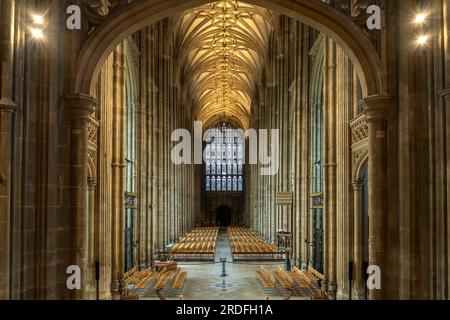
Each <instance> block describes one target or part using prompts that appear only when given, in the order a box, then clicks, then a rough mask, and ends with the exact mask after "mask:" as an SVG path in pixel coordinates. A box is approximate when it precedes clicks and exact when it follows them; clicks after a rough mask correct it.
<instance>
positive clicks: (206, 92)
mask: <svg viewBox="0 0 450 320" xmlns="http://www.w3.org/2000/svg"><path fill="white" fill-rule="evenodd" d="M276 23H277V17H276V14H274V13H273V12H272V11H269V10H267V9H263V8H260V7H257V6H254V5H250V4H246V3H243V2H241V1H236V0H223V1H219V2H215V3H212V4H208V5H205V6H202V7H199V8H196V9H193V10H190V11H187V12H184V13H182V14H180V15H179V16H177V17H175V18H174V21H173V28H174V31H175V34H176V41H175V48H177V51H178V52H179V53H180V56H179V57H177V61H178V63H179V66H180V74H181V75H182V77H183V79H182V81H183V83H184V85H185V86H186V87H185V89H186V90H187V92H189V94H190V96H191V98H192V101H193V102H194V107H193V108H194V110H193V111H194V115H195V116H196V118H197V119H198V120H201V121H203V122H204V123H211V122H217V121H223V120H226V119H229V120H231V122H234V123H238V124H239V125H240V126H241V127H243V128H247V127H248V122H249V114H250V109H251V105H252V102H251V100H252V95H253V92H254V89H255V86H256V83H257V82H258V81H259V79H260V77H261V74H262V69H263V66H264V63H265V61H266V55H267V52H268V43H269V39H270V35H271V33H272V31H273V30H274V28H275V27H276Z"/></svg>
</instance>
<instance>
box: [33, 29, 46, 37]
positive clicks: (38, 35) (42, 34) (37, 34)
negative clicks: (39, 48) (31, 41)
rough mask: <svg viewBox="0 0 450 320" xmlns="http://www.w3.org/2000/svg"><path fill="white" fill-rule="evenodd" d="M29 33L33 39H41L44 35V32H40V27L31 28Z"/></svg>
mask: <svg viewBox="0 0 450 320" xmlns="http://www.w3.org/2000/svg"><path fill="white" fill-rule="evenodd" d="M31 35H32V36H33V38H35V39H42V38H43V37H44V33H43V32H42V29H39V28H31Z"/></svg>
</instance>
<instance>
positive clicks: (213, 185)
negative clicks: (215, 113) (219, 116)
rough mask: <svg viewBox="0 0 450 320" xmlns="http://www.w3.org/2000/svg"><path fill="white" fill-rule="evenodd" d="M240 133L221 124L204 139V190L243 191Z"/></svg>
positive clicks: (242, 149)
mask: <svg viewBox="0 0 450 320" xmlns="http://www.w3.org/2000/svg"><path fill="white" fill-rule="evenodd" d="M240 132H241V131H238V130H236V129H235V128H233V127H232V126H230V125H228V124H226V123H223V124H221V125H219V126H217V127H216V128H214V129H213V130H209V131H208V133H207V136H206V137H205V141H206V146H205V153H204V154H205V180H204V181H205V190H206V191H207V192H210V191H212V192H218V191H221V192H227V191H234V192H242V191H244V177H243V176H244V164H243V163H244V146H243V137H242V136H241V134H240Z"/></svg>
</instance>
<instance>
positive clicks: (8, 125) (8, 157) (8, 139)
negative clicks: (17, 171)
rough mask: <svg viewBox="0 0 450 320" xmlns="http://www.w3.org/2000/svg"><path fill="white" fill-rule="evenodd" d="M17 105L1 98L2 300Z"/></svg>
mask: <svg viewBox="0 0 450 320" xmlns="http://www.w3.org/2000/svg"><path fill="white" fill-rule="evenodd" d="M14 112H15V105H14V103H13V102H12V101H11V100H8V101H7V100H6V99H5V100H4V99H1V100H0V257H1V259H0V300H4V299H9V298H10V294H11V293H10V292H9V288H10V284H9V279H10V277H11V275H10V260H9V257H10V251H11V248H10V245H11V244H10V234H11V230H10V226H11V201H12V199H11V187H12V185H11V183H12V182H11V178H12V173H11V169H12V166H11V165H12V159H13V158H12V152H13V151H12V150H13V149H12V146H13V137H14V131H13V119H14Z"/></svg>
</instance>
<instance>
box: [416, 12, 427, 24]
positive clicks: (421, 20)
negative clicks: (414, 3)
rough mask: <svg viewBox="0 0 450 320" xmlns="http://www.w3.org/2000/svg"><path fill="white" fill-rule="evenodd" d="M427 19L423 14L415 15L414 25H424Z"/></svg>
mask: <svg viewBox="0 0 450 320" xmlns="http://www.w3.org/2000/svg"><path fill="white" fill-rule="evenodd" d="M426 18H427V15H426V14H425V13H423V12H422V13H419V14H417V15H416V20H415V21H416V23H418V24H419V23H424V22H425V19H426Z"/></svg>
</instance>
